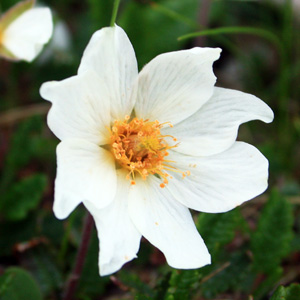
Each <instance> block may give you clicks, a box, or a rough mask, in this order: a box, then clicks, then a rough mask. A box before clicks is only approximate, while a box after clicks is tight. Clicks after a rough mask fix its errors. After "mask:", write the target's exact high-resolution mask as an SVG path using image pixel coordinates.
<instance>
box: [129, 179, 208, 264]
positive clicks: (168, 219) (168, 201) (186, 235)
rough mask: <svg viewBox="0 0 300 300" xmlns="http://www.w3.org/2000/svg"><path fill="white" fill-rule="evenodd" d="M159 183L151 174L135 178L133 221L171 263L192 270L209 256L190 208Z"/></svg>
mask: <svg viewBox="0 0 300 300" xmlns="http://www.w3.org/2000/svg"><path fill="white" fill-rule="evenodd" d="M160 183H161V181H160V180H159V179H158V178H155V177H154V176H151V177H150V176H149V177H148V178H147V180H146V181H143V180H137V181H136V185H135V186H133V187H132V190H131V194H130V198H129V213H130V216H131V218H132V221H133V223H134V224H135V225H136V227H137V228H138V230H139V231H140V232H141V233H142V235H143V236H144V237H145V238H146V239H147V240H149V241H150V242H151V243H152V244H153V245H154V246H156V247H157V248H159V249H160V250H161V251H162V252H163V253H164V255H165V256H166V259H167V262H168V264H169V265H170V266H172V267H174V268H179V269H193V268H200V267H202V266H204V265H207V264H209V263H210V255H209V253H208V250H207V248H206V246H205V244H204V242H203V240H202V238H201V236H200V235H199V233H198V231H197V229H196V227H195V224H194V222H193V219H192V217H191V214H190V212H189V210H188V209H187V208H186V207H184V206H183V205H182V204H180V203H179V202H177V201H176V200H175V198H174V197H173V196H172V195H171V194H170V193H169V192H168V190H165V189H162V188H161V187H160V186H159V184H160Z"/></svg>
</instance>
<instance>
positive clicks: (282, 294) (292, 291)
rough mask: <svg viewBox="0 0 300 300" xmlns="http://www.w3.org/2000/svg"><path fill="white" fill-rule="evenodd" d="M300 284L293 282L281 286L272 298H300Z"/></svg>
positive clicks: (273, 299) (291, 299) (292, 299)
mask: <svg viewBox="0 0 300 300" xmlns="http://www.w3.org/2000/svg"><path fill="white" fill-rule="evenodd" d="M299 299H300V284H296V283H293V284H291V285H290V286H288V287H284V286H279V287H278V288H277V290H276V291H275V293H274V294H273V296H272V297H271V299H270V300H299Z"/></svg>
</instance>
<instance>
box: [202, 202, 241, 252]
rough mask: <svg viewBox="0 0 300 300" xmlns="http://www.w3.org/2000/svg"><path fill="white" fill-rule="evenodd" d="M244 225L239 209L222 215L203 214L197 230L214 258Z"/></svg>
mask: <svg viewBox="0 0 300 300" xmlns="http://www.w3.org/2000/svg"><path fill="white" fill-rule="evenodd" d="M244 225H245V221H244V220H243V219H242V216H241V214H240V210H239V209H238V208H237V209H234V210H232V211H230V212H227V213H222V214H208V213H201V214H200V215H199V218H198V222H197V228H198V230H199V232H200V234H201V236H202V237H203V239H204V241H205V244H206V246H207V248H208V250H209V252H210V254H211V255H212V256H213V257H214V256H216V255H217V254H218V252H219V251H220V250H222V249H223V248H224V246H225V245H226V244H228V243H230V242H231V241H232V240H233V238H234V236H235V232H236V230H237V229H238V228H243V227H244Z"/></svg>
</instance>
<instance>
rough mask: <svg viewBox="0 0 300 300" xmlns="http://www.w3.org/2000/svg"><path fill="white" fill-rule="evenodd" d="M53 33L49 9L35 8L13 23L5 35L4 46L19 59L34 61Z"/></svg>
mask: <svg viewBox="0 0 300 300" xmlns="http://www.w3.org/2000/svg"><path fill="white" fill-rule="evenodd" d="M52 31H53V23H52V15H51V11H50V9H49V8H33V9H29V10H27V11H25V12H24V13H23V14H22V15H21V16H20V17H18V18H17V19H16V20H15V21H13V22H12V23H11V24H10V25H9V26H8V27H7V28H6V30H5V31H4V33H3V41H2V42H3V44H4V46H5V47H6V48H7V49H8V50H9V51H10V52H12V54H14V55H15V56H16V57H17V58H19V59H23V60H26V61H32V60H33V59H34V58H35V57H36V56H37V55H38V54H39V53H40V51H41V50H42V48H43V45H44V44H46V43H47V42H48V41H49V39H50V37H51V35H52Z"/></svg>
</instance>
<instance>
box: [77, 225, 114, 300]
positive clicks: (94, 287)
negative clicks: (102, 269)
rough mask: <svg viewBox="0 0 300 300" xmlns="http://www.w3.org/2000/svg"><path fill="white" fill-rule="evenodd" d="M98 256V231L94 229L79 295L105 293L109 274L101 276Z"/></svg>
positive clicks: (93, 295)
mask: <svg viewBox="0 0 300 300" xmlns="http://www.w3.org/2000/svg"><path fill="white" fill-rule="evenodd" d="M98 256H99V240H98V237H97V233H96V232H95V231H94V232H93V235H92V238H91V243H90V246H89V249H88V253H87V255H86V258H85V262H84V267H83V270H82V275H81V277H80V282H79V289H78V290H79V292H78V295H80V296H82V295H85V296H88V297H91V298H94V297H99V296H100V295H102V294H103V293H104V291H105V287H106V285H107V284H108V283H109V281H110V280H109V277H108V276H107V277H100V276H99V267H98Z"/></svg>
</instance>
